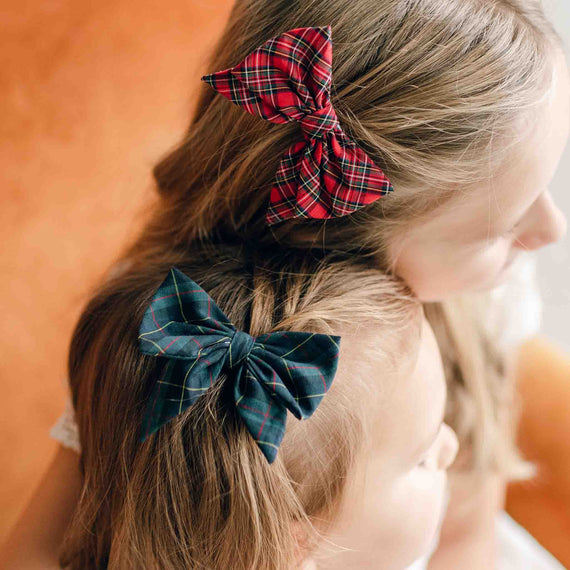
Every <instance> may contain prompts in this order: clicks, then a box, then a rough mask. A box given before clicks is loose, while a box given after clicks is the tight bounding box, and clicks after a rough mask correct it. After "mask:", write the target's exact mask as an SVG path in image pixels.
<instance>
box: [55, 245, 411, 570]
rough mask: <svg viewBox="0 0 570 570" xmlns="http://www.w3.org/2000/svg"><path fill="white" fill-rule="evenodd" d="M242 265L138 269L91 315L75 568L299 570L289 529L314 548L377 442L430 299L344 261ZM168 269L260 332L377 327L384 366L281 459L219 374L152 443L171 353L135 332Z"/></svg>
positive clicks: (85, 327)
mask: <svg viewBox="0 0 570 570" xmlns="http://www.w3.org/2000/svg"><path fill="white" fill-rule="evenodd" d="M239 257H240V256H239V251H236V250H235V249H232V248H226V249H224V250H221V249H218V250H216V251H212V250H208V251H201V252H200V251H196V250H194V251H193V252H192V255H191V256H188V254H184V255H180V254H179V255H171V256H169V257H167V258H165V259H164V260H163V264H162V265H161V266H159V265H156V266H154V267H152V268H148V267H140V266H139V267H137V268H131V270H130V271H129V272H128V273H124V274H122V275H119V276H116V277H114V278H112V279H111V280H110V281H108V282H107V283H105V284H104V285H103V286H102V287H101V289H100V290H99V291H98V292H97V294H96V295H94V297H93V299H92V300H91V302H90V303H89V305H88V306H87V308H86V309H85V311H84V313H83V315H82V317H81V319H80V321H79V323H78V325H77V329H76V331H75V334H74V340H73V344H72V347H71V354H70V363H69V365H70V366H69V368H70V378H71V388H72V395H73V402H74V406H75V409H76V411H77V418H78V426H79V433H80V439H81V444H82V454H81V468H82V472H83V475H84V486H83V491H82V495H81V498H80V501H79V504H78V506H77V509H76V512H75V515H74V519H73V521H72V523H71V525H70V531H69V532H68V534H67V536H66V539H65V544H64V548H63V552H62V556H61V562H62V564H63V565H64V566H66V567H69V568H70V569H72V570H75V569H81V570H87V569H89V568H103V567H109V568H116V569H123V568H124V569H127V568H128V569H130V568H145V569H149V570H151V569H175V568H176V569H179V568H188V569H190V568H196V569H197V568H209V569H220V570H221V569H224V570H225V569H226V568H232V570H252V569H256V568H258V569H260V570H278V569H279V570H289V569H290V568H292V567H294V563H295V560H296V557H298V555H299V544H298V542H297V538H298V533H295V532H293V530H294V526H295V525H299V524H301V525H302V526H303V528H304V529H306V534H305V535H304V538H303V541H304V543H305V547H307V548H309V547H310V545H311V543H312V542H313V541H314V540H316V539H317V536H318V533H317V530H316V529H317V527H318V529H319V531H321V532H322V531H323V530H324V529H326V521H332V518H333V517H334V514H335V509H336V508H337V506H339V501H340V497H341V495H342V491H343V488H344V485H345V483H346V480H347V476H348V474H349V472H350V469H351V467H352V465H353V463H354V461H355V458H356V457H357V456H358V453H359V450H360V446H361V444H362V442H363V441H364V439H365V438H366V437H367V433H366V430H367V423H368V422H367V420H370V417H369V416H370V415H371V409H370V406H367V405H366V402H369V401H370V397H368V396H367V395H366V393H367V391H368V392H369V391H374V389H375V388H374V384H378V383H379V382H380V383H381V382H382V381H383V380H384V379H386V378H387V377H388V375H391V374H395V373H400V374H402V373H405V372H406V371H407V370H411V369H412V368H413V365H414V362H415V359H416V358H417V349H418V347H419V341H420V333H421V318H420V317H421V314H422V312H421V305H420V304H419V303H418V302H417V300H415V299H414V298H413V296H412V295H411V292H410V291H409V290H408V289H407V287H406V286H405V285H404V284H403V283H402V282H401V281H399V280H396V279H393V278H390V277H388V276H386V275H383V274H382V273H381V272H380V271H378V270H374V269H370V268H366V267H364V266H362V265H358V264H355V263H353V262H350V261H347V260H336V259H334V258H330V259H329V258H325V259H324V260H315V259H312V258H304V259H300V258H299V257H298V256H292V257H290V258H289V259H283V258H282V257H279V258H278V259H277V258H275V259H273V260H268V259H267V258H264V259H263V260H261V261H260V262H256V261H255V260H254V261H253V263H252V265H250V267H249V268H248V267H246V266H244V264H243V262H242V261H240V260H239ZM171 266H176V267H178V268H179V269H181V270H182V271H183V272H184V273H186V274H187V275H189V276H191V277H192V278H193V279H194V280H195V281H196V282H198V283H199V284H200V285H201V286H202V287H203V288H204V289H205V290H206V291H208V292H209V294H210V295H211V296H212V298H213V299H214V300H215V302H216V303H217V304H218V305H219V307H220V308H221V309H222V311H224V312H225V314H227V315H228V317H229V318H230V319H231V321H232V322H233V323H234V325H235V326H236V327H237V328H238V329H241V330H249V332H250V333H251V334H252V335H258V334H261V333H262V332H268V331H271V330H275V329H279V330H301V331H302V330H306V331H314V332H322V333H327V334H339V333H340V334H341V335H342V334H344V333H345V332H347V331H352V332H351V334H352V335H358V329H359V328H362V329H364V330H371V329H372V330H373V331H374V333H375V334H376V332H377V334H378V335H379V336H374V337H373V338H374V339H375V340H374V342H373V343H372V344H371V343H368V344H366V343H365V342H364V343H363V344H362V359H363V360H364V361H366V359H372V360H373V361H374V362H379V361H380V362H382V366H381V370H383V373H382V374H379V373H375V374H374V378H370V377H361V376H360V375H359V374H351V375H350V378H349V377H348V376H349V375H345V374H341V377H340V378H339V377H338V376H339V375H338V374H337V378H335V381H334V382H333V386H332V387H331V389H330V391H329V393H328V394H327V396H326V397H325V398H324V400H323V401H322V402H321V405H320V406H319V408H318V409H317V411H316V412H315V414H314V415H313V417H312V418H310V419H309V420H306V421H304V422H298V421H296V420H295V419H292V418H291V417H290V419H289V421H288V424H287V433H286V436H285V439H284V442H283V444H282V446H281V448H280V451H279V454H278V457H277V460H276V461H275V463H273V464H271V465H270V464H268V463H267V461H266V459H265V458H264V456H263V455H262V454H261V452H260V450H259V449H258V448H257V446H256V444H255V442H254V441H253V439H252V438H251V437H250V436H249V434H248V433H247V430H246V429H245V427H244V426H243V424H242V422H241V421H240V420H239V417H238V416H237V414H236V412H235V409H234V408H232V407H231V406H228V405H227V404H226V403H225V401H224V400H223V399H222V398H221V394H222V391H223V389H224V386H226V385H227V384H226V382H225V379H224V377H223V376H222V377H221V378H220V380H219V382H218V383H217V384H216V385H215V386H214V387H213V389H211V390H210V391H208V392H207V393H206V394H205V395H204V396H203V397H202V398H200V399H199V400H198V401H197V402H196V403H195V404H194V405H193V406H191V407H190V408H189V409H188V410H186V411H185V412H183V413H182V414H181V415H180V416H178V417H177V418H175V419H174V420H172V421H171V422H169V423H168V424H166V425H164V426H163V427H162V428H161V429H160V430H159V431H158V432H157V433H156V434H154V435H153V436H151V438H150V439H149V440H147V441H145V442H144V443H143V444H141V443H140V442H139V441H138V434H139V426H140V424H141V421H142V411H143V409H144V404H145V402H146V400H147V398H148V396H149V390H150V388H151V386H152V383H153V378H156V375H157V374H158V373H159V371H160V368H161V367H162V366H163V365H164V359H158V358H153V357H149V356H146V355H143V354H142V353H140V352H139V351H138V340H137V337H138V326H139V325H140V321H141V319H142V315H143V313H144V311H145V310H146V308H147V306H148V304H149V302H150V300H151V298H152V295H153V294H154V292H155V291H156V289H157V287H158V285H159V284H160V282H161V281H162V279H163V278H164V277H165V275H166V274H167V273H168V270H169V268H170V267H171ZM248 322H249V323H248ZM354 338H355V337H354V336H353V339H354ZM356 338H358V336H357V337H356ZM378 339H381V342H379V341H378ZM351 346H354V345H351ZM359 350H360V348H359ZM371 351H372V352H371ZM352 352H354V351H353V350H352ZM372 355H373V358H372ZM341 359H342V339H341ZM378 359H380V360H378ZM357 366H358V365H357ZM363 369H365V368H363ZM362 376H366V375H365V374H363V375H362ZM377 388H378V386H377V387H376V389H377ZM395 427H396V426H395ZM317 518H318V524H317V525H316V526H313V523H314V522H315V520H316V519H317ZM296 537H297V538H296Z"/></svg>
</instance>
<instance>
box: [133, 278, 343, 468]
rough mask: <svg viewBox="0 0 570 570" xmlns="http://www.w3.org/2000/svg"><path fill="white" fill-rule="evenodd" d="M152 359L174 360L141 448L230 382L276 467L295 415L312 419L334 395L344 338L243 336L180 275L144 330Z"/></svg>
mask: <svg viewBox="0 0 570 570" xmlns="http://www.w3.org/2000/svg"><path fill="white" fill-rule="evenodd" d="M138 338H139V348H140V350H141V352H143V353H144V354H148V355H151V356H159V357H164V358H167V359H168V362H167V364H166V366H165V369H164V373H163V375H162V377H160V378H159V379H158V380H157V382H156V384H155V386H154V387H153V390H152V395H151V398H150V400H149V401H148V403H147V408H146V411H145V414H144V420H143V426H142V432H141V441H144V440H145V439H146V438H147V437H148V436H149V435H150V434H152V433H154V432H155V431H157V430H158V429H159V428H160V427H161V426H162V425H164V424H165V423H167V422H168V421H170V420H171V419H172V418H174V417H176V416H177V415H178V414H181V413H182V412H183V411H184V410H186V409H187V408H188V407H189V406H191V405H192V404H193V403H194V402H195V401H196V400H197V399H198V398H200V396H201V395H202V394H204V392H206V391H207V390H208V389H209V388H210V387H211V386H212V385H213V384H214V383H215V382H216V380H217V378H218V376H219V375H220V373H222V372H225V373H226V374H228V381H231V382H232V384H233V400H234V403H235V406H236V408H237V410H238V413H239V416H240V417H241V419H242V420H243V422H244V423H245V425H246V427H247V429H248V431H249V433H250V434H251V435H252V437H253V438H254V439H255V441H256V442H257V444H258V446H259V447H260V449H261V451H262V452H263V454H264V455H265V457H266V458H267V460H268V461H269V463H272V462H273V461H274V459H275V457H276V455H277V450H278V448H279V445H280V444H281V441H282V439H283V435H284V433H285V423H286V419H287V410H289V411H290V412H291V413H292V414H293V415H294V416H295V417H296V418H297V419H300V420H301V419H306V418H308V417H310V416H311V415H312V414H313V412H314V411H315V409H316V408H317V406H318V405H319V403H320V402H321V400H322V398H323V397H324V395H325V394H326V392H327V390H328V389H329V387H330V385H331V383H332V380H333V378H334V375H335V372H336V369H337V364H338V352H339V344H340V337H337V336H330V335H325V334H317V333H309V332H290V331H281V332H273V333H268V334H264V335H261V336H259V337H252V336H250V335H249V334H247V333H245V332H243V331H239V330H236V328H235V327H234V326H233V325H232V324H231V322H230V320H229V319H228V318H227V317H226V316H225V315H224V313H223V312H222V311H221V310H220V309H219V308H218V307H217V305H216V304H215V303H214V301H213V300H212V299H211V298H210V296H209V295H208V294H207V293H206V292H205V291H204V290H203V289H202V288H201V287H200V286H199V285H197V284H196V283H195V282H194V281H192V280H191V279H190V278H189V277H187V276H186V275H185V274H184V273H182V272H181V271H179V270H178V269H176V268H172V269H171V270H170V273H169V274H168V276H167V278H166V279H165V280H164V282H163V283H162V285H161V286H160V287H159V289H158V291H157V292H156V294H155V295H154V297H153V299H152V302H151V304H150V306H149V307H148V309H147V311H146V313H145V315H144V318H143V320H142V324H141V326H140V330H139V337H138Z"/></svg>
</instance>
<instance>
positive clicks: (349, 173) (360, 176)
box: [202, 26, 393, 225]
mask: <svg viewBox="0 0 570 570" xmlns="http://www.w3.org/2000/svg"><path fill="white" fill-rule="evenodd" d="M202 81H205V82H206V83H208V84H209V85H210V86H211V87H212V88H213V89H214V90H215V91H217V92H218V93H220V94H221V95H223V96H224V97H226V98H227V99H229V100H230V101H232V102H233V103H235V104H236V105H239V106H241V107H243V108H244V109H245V110H246V111H247V112H248V113H251V114H253V115H258V116H260V117H262V118H263V119H266V120H267V121H270V122H273V123H286V122H289V121H294V122H299V123H300V125H301V129H302V132H303V136H304V140H303V141H300V142H297V143H295V144H293V145H292V146H291V147H290V148H289V149H288V150H287V151H286V152H285V154H284V155H283V157H282V160H281V163H280V164H279V167H278V169H277V175H276V177H275V180H274V182H273V186H272V188H271V193H270V199H269V207H268V209H267V214H266V221H267V223H268V225H273V224H276V223H278V222H281V221H283V220H286V219H289V218H317V219H325V218H333V217H340V216H346V215H348V214H351V213H352V212H354V211H356V210H358V209H359V208H362V207H363V206H366V205H367V204H370V203H371V202H374V201H375V200H378V199H379V198H380V197H382V196H384V195H385V194H387V193H388V192H390V191H392V190H393V188H392V185H391V184H390V182H389V180H388V179H387V177H386V176H385V174H384V173H383V172H382V170H381V169H380V168H379V167H378V166H376V165H375V164H374V163H373V161H372V160H371V159H370V157H369V156H368V155H367V154H366V153H365V152H364V151H363V150H362V149H361V148H360V147H358V146H357V145H356V144H355V143H354V142H353V141H352V140H351V139H350V138H349V137H348V136H347V135H346V134H345V132H344V131H343V130H342V128H341V126H340V124H339V121H338V117H337V114H336V112H335V110H334V108H333V106H332V104H331V99H330V89H331V82H332V39H331V27H330V26H327V27H321V28H295V29H293V30H289V31H287V32H285V33H283V34H281V35H279V36H277V37H275V38H272V39H270V40H268V41H267V42H266V43H265V44H263V45H262V46H261V47H259V48H257V49H255V50H254V51H253V52H252V53H250V54H249V55H248V56H247V57H246V58H245V59H244V60H243V61H242V62H240V63H239V64H238V65H236V66H235V67H232V68H230V69H225V70H222V71H218V72H216V73H213V74H210V75H205V76H203V77H202Z"/></svg>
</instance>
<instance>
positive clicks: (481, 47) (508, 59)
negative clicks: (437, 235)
mask: <svg viewBox="0 0 570 570" xmlns="http://www.w3.org/2000/svg"><path fill="white" fill-rule="evenodd" d="M327 25H331V28H332V42H333V58H332V91H331V102H332V104H333V106H334V108H335V111H336V113H337V115H338V118H339V122H340V124H341V126H342V129H343V130H344V131H345V132H346V133H347V134H348V135H349V136H350V137H351V138H352V139H353V140H354V141H355V142H356V143H357V144H358V145H359V146H360V147H362V148H363V149H364V150H365V151H366V153H367V154H368V155H369V156H370V158H371V159H372V160H373V161H374V163H375V164H377V165H378V166H379V167H380V168H381V169H382V171H383V172H384V173H385V174H386V176H387V177H388V179H389V180H390V182H391V183H392V185H393V186H394V192H391V193H390V194H389V195H388V196H386V197H384V198H382V199H380V200H377V201H375V202H373V203H372V204H369V205H368V206H367V207H366V208H362V209H360V210H358V211H357V212H355V213H353V214H352V215H350V216H344V217H341V218H335V219H329V220H326V221H325V222H323V221H322V220H299V219H296V220H286V221H285V222H282V223H280V224H279V225H277V226H274V227H272V228H268V227H267V226H266V223H265V212H266V209H267V204H268V199H269V192H270V188H271V185H272V181H273V178H274V177H275V173H276V170H277V168H278V164H279V161H280V160H281V157H282V155H283V153H284V152H285V150H286V149H287V148H289V147H290V145H292V144H293V143H296V142H298V141H300V140H302V137H303V135H302V131H301V128H300V127H299V125H298V124H295V123H288V124H284V125H275V124H271V123H268V122H267V121H263V120H261V119H260V118H259V117H256V116H252V115H250V114H248V113H246V112H244V111H243V109H241V108H240V107H238V106H236V105H232V104H231V103H229V102H228V101H227V100H226V99H225V98H223V97H221V96H219V95H218V94H216V93H215V92H214V91H213V90H212V89H210V87H208V86H206V85H202V87H201V88H202V92H201V93H200V97H199V100H198V105H197V108H196V111H195V114H194V117H193V119H192V122H191V125H190V128H189V130H188V133H187V135H186V137H185V138H184V140H183V141H182V142H181V144H180V145H179V146H178V148H176V149H175V150H174V151H173V152H172V153H170V154H169V155H167V156H166V157H165V158H164V159H163V160H162V161H161V162H160V163H159V164H158V165H157V166H156V168H155V171H154V175H155V179H156V184H157V189H158V192H159V196H160V201H159V203H158V205H157V207H156V208H155V209H154V211H153V213H152V217H151V219H150V221H149V223H148V224H147V226H146V227H145V229H144V231H143V233H142V234H141V236H140V238H139V239H138V240H137V242H136V243H135V244H134V245H133V247H132V248H131V249H130V251H129V252H127V255H128V256H131V257H138V258H140V259H146V260H148V261H149V262H151V263H152V262H153V261H152V260H153V259H155V258H160V257H161V256H162V255H163V253H164V251H165V250H169V249H170V248H173V247H182V248H184V247H186V244H188V243H192V241H193V240H196V239H200V238H204V239H206V238H207V239H213V240H216V241H218V242H223V243H236V242H249V243H250V244H255V247H257V248H258V250H259V252H260V254H264V252H269V253H268V254H269V255H271V254H272V252H273V251H274V250H275V248H276V247H283V248H284V249H287V248H289V249H292V248H298V250H305V251H306V250H315V249H322V250H325V251H328V252H330V251H342V252H344V253H346V252H349V253H350V254H351V255H355V256H356V255H357V256H359V257H360V258H361V259H363V260H365V259H367V260H368V261H369V262H370V263H372V264H374V265H379V266H380V267H381V268H382V269H384V270H392V269H393V266H394V264H395V259H394V254H393V252H397V251H398V249H399V240H401V238H402V236H406V235H408V232H409V231H412V230H413V229H415V228H416V227H418V226H419V225H420V224H421V223H422V222H424V221H426V220H429V219H431V218H430V217H432V216H434V215H435V211H436V210H437V209H438V208H441V207H444V206H448V205H449V204H450V203H451V202H452V199H453V198H454V197H461V196H462V195H465V192H474V193H476V192H478V191H479V190H480V187H481V184H482V183H484V182H487V181H488V180H490V179H492V178H493V175H494V174H495V173H496V172H498V171H499V170H500V169H501V168H502V167H503V166H504V165H505V164H508V163H509V158H510V156H511V149H512V146H513V145H514V144H516V143H517V142H519V141H520V140H521V139H524V137H525V135H526V132H527V131H528V132H530V130H531V129H532V127H533V126H534V124H535V122H536V120H537V118H539V117H540V113H539V112H538V109H540V107H541V105H542V103H543V101H544V100H545V98H546V97H547V95H548V94H549V92H550V91H551V89H552V85H553V76H554V73H553V69H554V64H553V62H554V57H553V53H554V52H555V51H556V48H557V47H558V46H559V45H560V39H559V37H558V36H557V34H556V32H555V30H554V28H553V26H552V25H551V24H550V23H549V22H548V20H547V19H546V17H545V14H544V12H543V8H542V3H541V1H540V0H446V1H441V0H330V1H327V2H321V1H318V0H296V1H290V0H243V1H238V2H236V4H235V6H234V8H233V10H232V13H231V16H230V19H229V22H228V24H227V27H226V29H225V31H224V33H223V35H222V37H221V38H220V40H219V42H218V44H217V46H216V48H215V52H214V54H213V57H212V59H211V61H210V62H209V66H208V67H209V69H208V70H207V71H208V72H212V71H215V70H221V69H227V68H230V67H232V66H234V65H236V64H237V63H238V62H240V61H241V60H242V59H243V58H244V57H245V56H246V55H247V54H248V53H250V52H251V51H252V50H254V49H255V48H257V47H258V46H260V45H261V44H262V43H263V42H265V41H266V40H268V39H269V38H271V37H275V36H277V35H279V34H280V33H282V32H284V31H285V30H289V29H292V28H295V27H303V26H327ZM477 316H478V314H477V311H476V310H475V309H473V307H471V303H470V301H469V300H466V301H465V302H463V299H460V302H459V303H455V300H446V301H444V302H441V303H437V304H433V305H432V306H431V307H429V310H428V319H429V320H430V322H431V323H432V325H434V329H435V331H436V334H437V336H438V340H439V342H440V345H441V346H443V347H445V354H444V359H445V361H446V367H447V371H448V378H449V380H450V387H451V392H450V393H451V400H452V403H453V406H452V409H453V412H452V414H453V417H452V418H451V420H450V421H451V422H452V423H453V425H454V427H456V428H457V429H458V431H459V432H460V435H461V437H462V440H463V443H464V444H465V445H463V446H462V447H463V449H465V450H468V451H469V457H468V458H467V459H468V461H467V462H466V465H468V466H472V465H473V464H475V465H477V466H478V467H482V468H485V469H487V468H497V469H499V470H501V471H503V473H505V474H508V475H519V474H525V473H527V472H528V471H527V470H526V469H524V468H523V469H520V467H521V465H520V462H519V458H518V456H517V452H516V450H515V448H514V444H513V442H512V437H511V434H507V433H506V432H505V429H504V426H499V423H498V421H497V419H496V418H497V416H498V415H501V414H499V413H497V409H496V408H498V407H499V406H503V407H504V406H505V402H507V401H510V399H511V397H512V396H511V394H510V390H511V385H510V384H509V383H508V382H504V376H505V367H504V363H503V355H501V354H499V353H498V352H497V348H496V347H497V346H498V343H497V342H496V340H495V339H493V338H491V337H490V334H489V331H488V330H487V323H484V322H478V320H477ZM501 434H503V435H501ZM471 452H473V453H471Z"/></svg>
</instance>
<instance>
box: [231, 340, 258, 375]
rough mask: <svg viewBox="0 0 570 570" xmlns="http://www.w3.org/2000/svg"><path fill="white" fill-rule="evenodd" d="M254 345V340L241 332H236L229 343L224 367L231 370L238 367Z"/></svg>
mask: <svg viewBox="0 0 570 570" xmlns="http://www.w3.org/2000/svg"><path fill="white" fill-rule="evenodd" d="M254 344H255V339H254V338H253V337H252V336H251V335H249V334H247V333H246V332H243V331H236V332H235V333H234V336H233V337H232V339H231V341H230V346H229V348H228V354H227V356H226V361H225V367H226V368H227V369H228V370H232V369H234V368H236V367H237V366H240V365H241V364H242V363H243V361H244V360H245V359H246V358H247V357H248V356H249V353H250V352H251V351H252V349H253V346H254Z"/></svg>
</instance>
